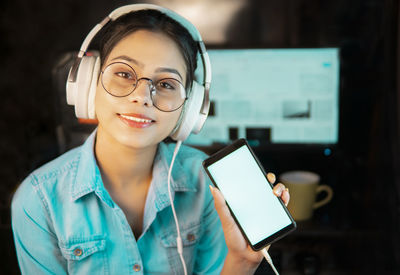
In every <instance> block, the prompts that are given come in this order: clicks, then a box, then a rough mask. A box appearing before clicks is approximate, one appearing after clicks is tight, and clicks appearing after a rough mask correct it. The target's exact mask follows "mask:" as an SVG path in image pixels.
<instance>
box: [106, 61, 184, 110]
mask: <svg viewBox="0 0 400 275" xmlns="http://www.w3.org/2000/svg"><path fill="white" fill-rule="evenodd" d="M140 80H146V81H147V82H148V83H149V88H150V97H151V100H152V102H153V105H154V107H156V108H157V109H159V110H160V111H163V112H173V111H175V110H177V109H179V108H180V107H181V106H182V105H183V103H184V102H185V100H186V99H187V97H186V90H185V87H184V86H183V84H182V83H181V82H180V81H179V80H177V79H174V78H162V79H155V80H152V79H150V78H147V77H142V78H139V79H138V78H137V74H136V72H135V70H134V69H133V68H132V67H131V66H129V65H128V64H126V63H123V62H115V63H111V64H109V65H108V66H107V67H106V68H105V69H104V70H103V71H102V72H101V84H102V85H103V88H104V89H105V90H106V91H107V93H109V94H110V95H112V96H115V97H125V96H128V95H130V94H131V93H133V92H134V91H135V89H136V87H137V86H138V85H139V81H140Z"/></svg>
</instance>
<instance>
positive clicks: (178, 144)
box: [168, 140, 187, 275]
mask: <svg viewBox="0 0 400 275" xmlns="http://www.w3.org/2000/svg"><path fill="white" fill-rule="evenodd" d="M181 145H182V141H180V140H178V141H177V142H176V145H175V150H174V154H173V156H172V160H171V164H170V166H169V170H168V195H169V200H170V202H171V209H172V214H173V215H174V220H175V225H176V233H177V238H176V245H177V250H178V254H179V258H180V259H181V262H182V266H183V272H184V274H185V275H187V270H186V263H185V259H184V258H183V244H182V238H181V231H180V229H179V221H178V216H177V215H176V211H175V206H174V201H173V199H172V192H171V173H172V167H173V166H174V162H175V158H176V155H177V154H178V151H179V148H180V147H181Z"/></svg>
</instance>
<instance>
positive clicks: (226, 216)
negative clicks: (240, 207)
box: [209, 185, 235, 229]
mask: <svg viewBox="0 0 400 275" xmlns="http://www.w3.org/2000/svg"><path fill="white" fill-rule="evenodd" d="M209 187H210V190H211V194H212V196H213V197H214V205H215V209H216V210H217V213H218V216H219V218H220V220H221V223H222V227H223V228H224V229H231V228H232V226H233V225H234V224H235V221H234V220H233V218H232V216H231V213H230V211H229V208H228V206H227V205H226V203H225V199H224V196H223V195H222V193H221V192H220V191H219V189H218V188H214V187H213V186H211V185H209Z"/></svg>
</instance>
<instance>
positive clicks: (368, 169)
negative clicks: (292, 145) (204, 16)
mask: <svg viewBox="0 0 400 275" xmlns="http://www.w3.org/2000/svg"><path fill="white" fill-rule="evenodd" d="M182 1H184V0H182ZM166 2H167V1H166ZM122 3H125V1H107V0H96V1H95V0H89V1H78V0H65V1H50V0H36V1H29V0H13V1H11V0H5V1H1V3H0V35H1V43H0V60H1V65H2V66H0V92H1V100H0V114H1V117H0V154H1V155H0V161H1V165H0V178H1V184H0V194H1V196H0V208H1V212H0V214H1V217H0V222H1V224H0V228H1V230H2V237H1V238H2V240H3V242H2V243H3V244H5V245H6V246H7V249H3V250H2V251H4V252H2V253H4V257H3V255H2V254H0V257H1V258H2V259H6V261H5V262H7V264H6V265H4V266H5V268H4V274H13V273H16V272H17V271H16V261H15V256H14V254H13V252H12V251H13V247H12V240H11V233H10V232H11V231H10V226H9V224H10V220H9V203H10V199H11V196H12V192H13V191H14V190H15V188H16V187H17V185H18V183H19V182H20V181H21V180H22V179H23V178H25V177H26V176H27V174H28V173H29V172H30V171H32V170H33V169H35V168H37V167H38V166H40V165H41V164H43V163H45V162H47V161H49V160H51V159H53V158H54V157H56V156H57V155H58V154H59V147H58V144H57V139H56V133H55V132H56V130H55V128H56V125H57V123H58V119H59V118H58V117H59V109H58V105H57V102H58V100H59V99H58V97H59V95H58V94H57V92H56V91H54V81H53V80H52V73H51V72H52V69H53V67H54V66H55V63H56V61H57V59H58V58H59V57H60V55H61V54H63V53H64V52H67V51H74V50H77V49H78V48H79V46H80V43H81V42H82V41H83V38H84V37H85V35H86V34H87V33H88V32H89V30H90V29H91V28H92V27H93V26H94V24H95V23H97V22H98V21H99V20H101V19H102V18H103V17H104V16H105V15H106V14H108V13H109V12H110V11H111V10H112V9H114V8H115V7H117V6H119V5H121V4H122ZM397 20H398V1H397V0H368V1H365V0H353V1H347V0H336V1H333V0H332V1H323V0H319V1H318V0H311V1H310V0H298V1H295V0H285V1H262V0H253V1H247V5H246V7H245V8H244V9H243V10H241V11H240V12H239V13H238V14H237V15H236V16H235V18H233V20H232V23H231V25H230V28H229V35H228V40H227V41H226V43H224V44H223V45H214V46H219V47H225V46H226V47H285V48H286V47H329V46H334V47H340V48H341V61H342V68H341V92H340V106H341V110H340V144H339V147H338V150H337V151H336V155H335V156H333V157H332V159H331V160H327V161H325V162H324V163H322V164H321V162H320V159H319V156H318V157H315V156H309V155H307V154H305V155H301V154H300V155H301V156H300V159H299V160H300V161H301V160H304V159H306V160H307V161H309V163H313V164H315V165H320V166H321V165H323V167H319V169H321V172H322V173H327V174H328V175H329V176H330V177H331V180H330V181H329V183H330V184H331V185H332V186H334V187H335V188H336V190H337V192H336V194H337V195H336V201H335V204H334V205H335V206H336V207H337V210H335V211H334V210H332V211H331V212H332V213H331V212H329V211H327V212H328V214H331V216H329V215H328V216H329V217H330V218H332V216H333V217H336V218H337V217H339V216H341V217H342V218H343V216H344V218H343V220H345V221H346V222H344V224H345V225H344V226H347V227H349V228H352V227H356V226H360V224H361V226H364V225H366V224H368V226H369V227H371V224H370V223H372V224H374V225H376V221H377V220H379V221H382V220H384V222H383V223H381V224H383V225H384V226H382V227H380V226H372V228H373V229H376V230H377V232H378V233H379V234H381V233H382V232H381V231H380V230H381V229H382V228H384V227H385V228H387V227H389V228H396V227H393V224H394V223H395V222H396V221H398V220H396V219H398V218H397V216H398V213H397V212H395V211H394V210H393V209H395V208H396V207H397V205H398V197H397V194H396V192H391V190H397V191H398V189H396V188H398V187H397V185H396V182H395V181H394V180H395V178H394V169H395V168H396V166H395V164H393V157H392V156H391V150H392V146H391V145H390V144H393V137H394V134H393V132H391V131H388V130H387V129H388V127H392V128H393V127H398V125H396V124H395V122H393V121H392V122H390V121H389V120H388V118H390V117H391V115H392V114H394V112H395V111H394V110H395V109H396V108H398V106H397V105H396V104H394V103H393V100H390V98H391V96H392V97H393V96H394V94H395V92H396V89H397V86H396V83H395V73H396V70H397V64H396V63H395V60H396V56H397V55H398V53H397V52H396V51H397V39H398V38H397V37H398V21H397ZM269 161H273V162H274V163H275V166H276V169H278V170H279V169H281V170H283V169H286V168H292V167H294V165H295V164H294V162H293V158H291V155H290V154H289V153H285V154H282V155H281V156H280V157H276V158H275V159H272V160H269ZM318 163H319V164H318ZM285 165H286V166H285ZM366 210H367V211H366ZM340 211H349V213H350V214H347V215H342V214H341V213H340ZM371 219H372V220H371ZM342 226H343V224H342ZM395 234H396V232H395V231H394V230H393V232H391V231H390V230H389V232H387V234H385V235H384V236H385V237H384V239H385V240H386V241H388V242H389V243H390V240H391V239H392V237H393V236H394V235H395ZM0 241H1V240H0ZM373 248H376V249H378V250H379V251H380V252H386V253H388V255H389V256H388V257H387V258H388V259H383V257H380V256H379V255H375V256H376V257H375V258H376V259H375V261H376V263H379V264H383V265H386V266H387V268H388V269H389V270H393V269H395V268H396V265H397V264H398V263H399V261H398V258H396V257H398V256H396V255H397V254H396V253H397V250H396V249H397V248H398V247H396V246H395V245H390V244H388V245H386V244H385V246H379V245H377V246H376V247H373ZM1 272H2V271H1V270H0V273H1Z"/></svg>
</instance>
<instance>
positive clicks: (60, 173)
mask: <svg viewBox="0 0 400 275" xmlns="http://www.w3.org/2000/svg"><path fill="white" fill-rule="evenodd" d="M80 153H81V150H80V147H78V148H75V149H72V150H71V151H68V152H66V153H64V154H63V155H61V156H59V157H57V158H56V159H54V160H52V161H50V162H48V163H46V164H45V165H43V166H41V167H39V168H38V169H36V170H34V171H33V172H32V173H31V174H30V175H29V176H28V177H26V178H25V179H24V180H23V181H22V183H21V184H20V185H19V186H18V188H17V190H16V192H15V194H14V196H13V199H12V207H13V208H14V209H15V208H16V207H17V206H24V205H25V207H24V208H27V209H28V208H32V207H33V206H34V205H38V204H43V203H45V202H46V200H45V197H46V194H48V195H50V194H54V195H56V194H55V193H53V192H54V191H56V189H58V188H59V187H60V186H57V184H58V183H59V182H61V183H63V182H65V179H66V178H70V179H71V178H73V177H74V176H75V173H76V172H75V171H76V167H77V165H78V163H79V159H80ZM60 179H64V180H60ZM62 189H65V186H64V187H63V188H62ZM58 193H59V192H58Z"/></svg>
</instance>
